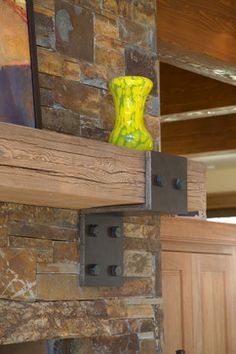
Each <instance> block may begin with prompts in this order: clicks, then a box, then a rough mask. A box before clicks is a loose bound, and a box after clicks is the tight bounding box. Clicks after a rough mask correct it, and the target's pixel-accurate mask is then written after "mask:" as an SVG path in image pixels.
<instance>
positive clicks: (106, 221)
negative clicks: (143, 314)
mask: <svg viewBox="0 0 236 354" xmlns="http://www.w3.org/2000/svg"><path fill="white" fill-rule="evenodd" d="M80 257H81V258H80V285H81V286H109V287H112V286H116V287H119V286H121V285H122V283H123V222H122V217H121V216H120V215H118V214H80Z"/></svg>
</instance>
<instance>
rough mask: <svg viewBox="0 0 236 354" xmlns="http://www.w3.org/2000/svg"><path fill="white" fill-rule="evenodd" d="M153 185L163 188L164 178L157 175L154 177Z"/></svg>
mask: <svg viewBox="0 0 236 354" xmlns="http://www.w3.org/2000/svg"><path fill="white" fill-rule="evenodd" d="M153 184H154V185H155V186H157V187H163V182H162V177H161V176H160V175H155V176H154V177H153Z"/></svg>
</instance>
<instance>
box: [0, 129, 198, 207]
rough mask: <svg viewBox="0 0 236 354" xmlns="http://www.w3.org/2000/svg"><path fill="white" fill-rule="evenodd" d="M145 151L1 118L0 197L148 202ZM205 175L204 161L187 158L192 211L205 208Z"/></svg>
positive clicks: (69, 203) (53, 202)
mask: <svg viewBox="0 0 236 354" xmlns="http://www.w3.org/2000/svg"><path fill="white" fill-rule="evenodd" d="M144 154H145V153H144V151H140V150H134V149H127V148H123V147H119V146H116V145H112V144H107V143H104V142H101V141H96V140H90V139H85V138H80V137H75V136H69V135H65V134H59V133H55V132H50V131H46V130H39V129H32V128H28V127H22V126H17V125H13V124H6V123H0V195H1V198H0V199H1V201H5V202H15V203H21V204H30V205H39V206H40V205H41V206H51V207H59V208H72V209H81V208H91V207H99V206H109V205H113V206H115V205H128V204H143V203H144V201H145V200H144V199H145V157H144ZM203 176H204V170H203V169H202V165H201V164H199V163H195V162H189V163H188V204H189V207H190V210H194V211H198V210H202V208H204V206H203V200H204V193H205V184H204V182H203V180H204V177H203ZM196 179H199V186H200V187H199V186H198V185H196ZM200 190H201V192H200Z"/></svg>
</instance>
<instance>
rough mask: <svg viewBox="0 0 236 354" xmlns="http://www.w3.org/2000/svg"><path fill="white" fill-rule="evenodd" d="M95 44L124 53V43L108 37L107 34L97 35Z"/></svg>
mask: <svg viewBox="0 0 236 354" xmlns="http://www.w3.org/2000/svg"><path fill="white" fill-rule="evenodd" d="M96 46H97V47H99V48H104V49H108V50H109V49H110V50H111V49H112V50H117V51H120V52H121V53H122V54H124V44H123V43H122V42H121V41H119V40H117V39H114V38H110V37H108V36H103V35H97V36H96Z"/></svg>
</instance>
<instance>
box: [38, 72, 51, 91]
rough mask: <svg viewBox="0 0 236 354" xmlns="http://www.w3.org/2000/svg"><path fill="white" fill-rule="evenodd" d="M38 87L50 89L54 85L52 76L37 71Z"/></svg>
mask: <svg viewBox="0 0 236 354" xmlns="http://www.w3.org/2000/svg"><path fill="white" fill-rule="evenodd" d="M39 87H40V88H44V89H48V90H49V89H52V88H53V87H54V77H53V76H51V75H48V74H44V73H39Z"/></svg>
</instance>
